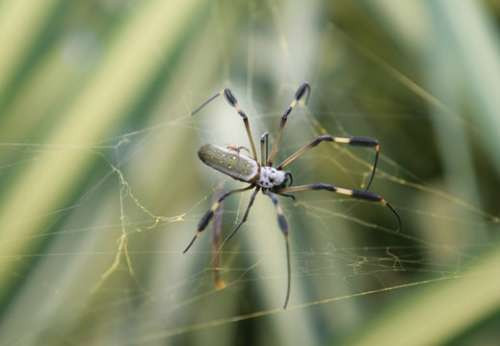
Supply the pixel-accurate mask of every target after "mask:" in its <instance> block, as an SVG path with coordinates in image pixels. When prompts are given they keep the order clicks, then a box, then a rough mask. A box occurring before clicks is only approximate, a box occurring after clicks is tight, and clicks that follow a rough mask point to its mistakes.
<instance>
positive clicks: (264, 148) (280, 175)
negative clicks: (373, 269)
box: [184, 83, 401, 309]
mask: <svg viewBox="0 0 500 346" xmlns="http://www.w3.org/2000/svg"><path fill="white" fill-rule="evenodd" d="M310 92H311V87H310V86H309V84H308V83H303V84H302V85H301V86H300V87H299V88H298V90H297V92H296V93H295V97H294V99H293V101H292V102H291V103H290V105H289V106H288V108H287V109H286V110H285V112H284V113H283V115H282V116H281V121H280V124H279V129H278V134H277V137H276V140H275V141H274V142H273V145H272V148H271V152H270V153H269V135H268V133H264V134H263V135H262V136H261V137H260V162H259V161H258V158H257V150H256V148H255V142H254V140H253V136H252V131H251V129H250V124H249V122H248V117H247V115H246V113H245V112H244V111H243V110H242V109H241V108H240V106H239V104H238V101H237V100H236V97H234V95H233V93H232V92H231V90H229V89H224V90H222V91H220V92H219V93H217V94H215V95H214V96H212V97H211V98H209V99H208V100H207V101H205V102H204V103H202V104H201V105H200V106H199V107H198V108H197V109H196V110H194V111H193V112H192V113H191V114H192V115H194V114H196V113H198V112H199V111H200V110H201V109H203V108H204V107H205V106H206V105H208V104H209V103H210V102H212V101H213V100H214V99H216V98H217V97H219V96H221V95H223V96H224V98H225V99H226V101H227V102H228V103H229V105H231V106H232V107H233V108H234V109H235V110H236V112H237V113H238V114H239V116H240V117H241V119H242V120H243V123H244V125H245V129H246V132H247V136H248V140H249V142H250V147H251V153H250V151H249V150H248V149H246V148H245V147H233V146H231V147H227V148H223V147H220V146H217V145H213V144H205V145H203V146H202V147H201V148H200V149H199V150H198V156H199V158H200V160H201V161H202V162H203V163H205V164H206V165H207V166H209V167H211V168H213V169H215V170H217V171H219V172H221V173H223V174H226V175H228V176H230V177H231V178H233V179H236V180H239V181H242V182H245V183H248V184H250V185H248V186H246V187H243V188H240V189H235V190H231V191H228V192H225V193H224V194H222V195H220V197H219V198H218V199H217V200H216V201H215V202H214V203H213V204H212V206H211V207H210V209H209V210H208V211H207V212H206V213H205V214H204V215H203V217H202V218H201V220H200V221H199V223H198V228H197V231H196V234H195V235H194V237H193V239H191V241H190V242H189V244H188V245H187V247H186V249H185V250H184V253H186V252H187V251H188V250H189V248H190V247H191V246H192V245H193V243H194V242H195V240H196V238H198V236H199V235H200V233H201V232H203V230H205V228H206V227H207V226H208V224H209V223H210V220H211V219H212V218H213V216H214V214H215V213H216V211H217V210H218V208H219V207H220V205H221V203H222V201H223V200H224V199H226V198H227V197H229V196H231V195H233V194H235V193H239V192H244V191H248V190H252V189H253V193H252V195H251V197H250V201H249V203H248V206H247V208H246V210H245V213H244V214H243V218H242V219H241V221H240V222H239V223H238V224H237V225H236V227H235V228H234V229H233V230H232V232H231V233H230V234H229V236H228V237H227V238H226V240H229V239H231V238H232V237H233V236H234V235H235V234H236V232H237V231H238V229H240V227H241V225H243V224H244V223H245V222H246V221H247V218H248V214H249V212H250V209H251V207H252V205H253V203H254V201H255V197H256V196H257V193H258V192H259V191H262V193H263V194H264V195H266V196H267V197H269V198H270V199H271V202H272V203H273V205H274V207H275V209H276V213H277V215H278V226H279V228H280V230H281V232H282V233H283V235H284V237H285V244H286V258H287V290H286V295H285V303H284V305H283V308H284V309H285V308H286V307H287V305H288V301H289V299H290V288H291V264H290V245H289V241H288V222H287V220H286V218H285V215H284V214H283V210H282V209H281V206H280V203H279V201H278V195H281V196H285V197H290V198H293V199H295V196H293V195H292V194H293V193H296V192H301V191H309V190H326V191H330V192H333V193H337V194H340V195H344V196H348V197H352V198H357V199H361V200H365V201H368V202H376V203H380V204H382V205H384V206H387V207H388V208H389V209H390V210H391V212H392V213H393V214H394V215H395V216H396V219H397V222H398V229H400V228H401V218H400V217H399V215H398V213H397V212H396V210H395V209H394V208H393V207H392V206H391V205H390V204H389V203H388V202H387V201H386V200H385V199H384V198H382V197H381V196H379V195H377V194H375V193H373V192H370V191H368V189H369V188H370V185H371V183H372V181H373V178H374V176H375V170H376V168H377V162H378V158H379V154H380V144H379V143H378V141H377V140H376V139H373V138H369V137H357V136H356V137H336V136H331V135H328V134H325V135H321V136H319V137H317V138H315V139H314V140H313V141H311V142H310V143H308V144H306V145H304V146H303V147H301V148H300V149H298V150H297V151H296V152H295V153H293V154H292V155H290V156H289V157H288V158H286V159H285V160H284V161H283V162H281V163H280V164H279V165H277V166H276V167H273V161H274V159H275V157H276V154H277V153H278V150H279V145H280V142H281V137H282V135H283V129H284V128H285V125H286V123H287V120H288V116H289V115H290V113H291V112H292V111H293V109H294V108H295V107H296V106H297V105H298V104H299V103H300V102H301V101H302V100H304V102H305V103H307V100H308V98H309V94H310ZM321 142H335V143H338V144H347V145H352V146H360V147H371V148H374V149H375V159H374V162H373V168H372V172H371V175H370V179H369V180H368V184H367V186H366V189H365V190H355V189H347V188H343V187H338V186H335V185H331V184H326V183H314V184H306V185H296V186H292V184H293V176H292V173H291V172H289V171H285V170H284V168H285V167H286V166H288V165H289V164H291V163H292V162H293V161H295V160H297V159H298V158H299V157H301V156H302V155H304V154H305V153H306V152H307V151H309V150H310V149H312V148H314V147H315V146H317V145H318V144H320V143H321ZM240 149H245V150H246V151H248V156H247V155H245V154H243V153H240ZM250 155H251V157H250ZM214 239H215V238H214ZM214 249H215V251H218V249H217V248H216V247H214Z"/></svg>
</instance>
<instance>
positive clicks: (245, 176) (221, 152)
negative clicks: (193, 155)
mask: <svg viewBox="0 0 500 346" xmlns="http://www.w3.org/2000/svg"><path fill="white" fill-rule="evenodd" d="M198 156H199V158H200V160H201V161H203V163H205V164H206V165H208V166H210V167H212V168H214V169H216V170H218V171H219V172H221V173H224V174H227V175H229V176H230V177H232V178H234V179H238V180H241V181H245V182H254V181H255V179H256V178H257V177H258V175H259V165H258V164H257V162H256V161H255V160H253V159H251V158H249V157H247V156H245V155H243V154H242V153H238V152H235V151H234V150H230V149H226V148H222V147H219V146H217V145H213V144H205V145H204V146H202V147H201V148H200V149H199V150H198Z"/></svg>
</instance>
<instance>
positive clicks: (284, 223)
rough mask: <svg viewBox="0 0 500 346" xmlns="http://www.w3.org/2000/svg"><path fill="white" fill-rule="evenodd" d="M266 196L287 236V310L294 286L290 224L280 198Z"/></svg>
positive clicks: (269, 193)
mask: <svg viewBox="0 0 500 346" xmlns="http://www.w3.org/2000/svg"><path fill="white" fill-rule="evenodd" d="M263 193H264V194H265V195H266V196H268V197H269V198H271V201H272V202H273V204H274V207H275V208H276V213H277V214H278V225H279V227H280V230H281V233H283V235H284V236H285V245H286V269H287V286H286V296H285V303H284V304H283V309H286V307H287V306H288V301H289V300H290V289H291V286H292V278H291V272H292V266H291V263H290V242H289V241H288V222H287V221H286V218H285V215H284V214H283V209H281V206H280V204H279V202H278V197H276V195H275V194H274V193H272V192H270V191H265V192H263Z"/></svg>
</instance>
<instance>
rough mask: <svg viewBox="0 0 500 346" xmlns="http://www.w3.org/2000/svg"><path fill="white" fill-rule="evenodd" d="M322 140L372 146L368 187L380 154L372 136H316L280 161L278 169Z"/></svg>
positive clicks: (378, 145)
mask: <svg viewBox="0 0 500 346" xmlns="http://www.w3.org/2000/svg"><path fill="white" fill-rule="evenodd" d="M322 142H335V143H337V144H347V145H351V146H356V147H368V148H374V149H375V159H374V161H373V166H372V167H373V168H372V171H371V174H370V179H369V180H368V184H367V185H366V189H365V190H369V189H370V185H371V184H372V181H373V178H374V177H375V171H376V169H377V163H378V158H379V155H380V144H379V142H378V141H377V140H376V139H374V138H369V137H359V136H356V137H337V136H332V135H328V134H326V135H321V136H318V137H316V138H315V139H314V140H312V141H311V142H310V143H308V144H306V145H304V146H303V147H302V148H300V149H299V150H297V151H296V152H294V153H293V154H292V155H290V156H289V157H287V158H286V159H285V160H284V161H283V162H282V163H280V164H279V165H278V169H283V168H285V167H286V166H288V165H289V164H291V163H292V162H293V161H295V160H297V159H298V158H299V157H301V156H302V155H304V154H305V153H307V152H308V151H309V150H311V149H313V148H314V147H316V146H317V145H319V144H320V143H322Z"/></svg>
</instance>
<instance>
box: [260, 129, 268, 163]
mask: <svg viewBox="0 0 500 346" xmlns="http://www.w3.org/2000/svg"><path fill="white" fill-rule="evenodd" d="M268 157H269V133H268V132H264V133H263V134H262V136H260V164H261V166H265V165H266V162H267V158H268Z"/></svg>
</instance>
